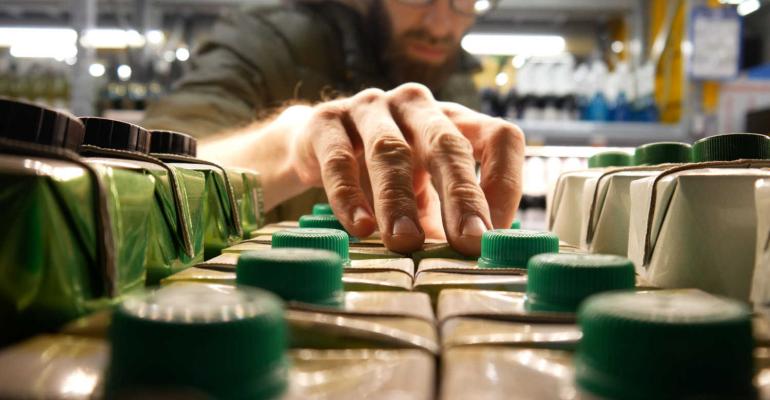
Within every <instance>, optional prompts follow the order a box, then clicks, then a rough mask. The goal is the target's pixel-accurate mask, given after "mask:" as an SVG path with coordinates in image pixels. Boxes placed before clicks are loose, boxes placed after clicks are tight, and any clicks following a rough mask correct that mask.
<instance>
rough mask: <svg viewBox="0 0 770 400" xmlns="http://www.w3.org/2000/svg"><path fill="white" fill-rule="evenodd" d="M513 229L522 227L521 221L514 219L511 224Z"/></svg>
mask: <svg viewBox="0 0 770 400" xmlns="http://www.w3.org/2000/svg"><path fill="white" fill-rule="evenodd" d="M511 229H521V221H519V220H518V219H516V220H514V221H513V223H512V224H511Z"/></svg>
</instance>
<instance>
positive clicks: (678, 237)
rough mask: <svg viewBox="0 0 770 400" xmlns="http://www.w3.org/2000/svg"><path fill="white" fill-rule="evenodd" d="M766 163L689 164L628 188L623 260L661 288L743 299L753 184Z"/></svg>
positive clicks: (750, 258) (750, 250) (752, 227)
mask: <svg viewBox="0 0 770 400" xmlns="http://www.w3.org/2000/svg"><path fill="white" fill-rule="evenodd" d="M768 166H770V163H769V162H766V161H751V160H748V161H747V160H738V161H726V162H708V163H699V164H688V165H685V166H680V167H675V168H671V169H668V170H666V171H665V172H663V173H661V174H658V175H657V176H654V177H648V178H644V179H640V180H636V181H634V182H632V183H631V220H630V229H629V241H628V257H629V258H630V259H631V260H632V261H633V262H634V265H635V266H636V270H637V273H638V274H639V275H641V277H642V278H644V279H645V280H646V281H648V282H649V283H650V284H652V285H655V286H658V287H662V288H698V289H702V290H705V291H707V292H710V293H713V294H719V295H723V296H728V297H732V298H735V299H739V300H743V301H748V299H749V291H750V288H751V278H752V275H753V270H754V258H755V256H754V253H755V243H756V229H757V226H756V222H757V220H756V214H755V208H754V183H755V182H756V181H757V180H758V179H762V178H767V177H770V171H768V170H763V169H759V168H760V167H768Z"/></svg>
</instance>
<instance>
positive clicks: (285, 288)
mask: <svg viewBox="0 0 770 400" xmlns="http://www.w3.org/2000/svg"><path fill="white" fill-rule="evenodd" d="M342 271H343V266H342V259H341V258H340V256H338V255H337V254H336V253H332V252H331V251H328V250H319V249H292V248H282V249H270V250H263V251H249V252H245V253H243V254H241V256H240V257H239V258H238V264H237V267H236V282H237V283H238V284H240V285H249V286H254V287H258V288H261V289H265V290H267V291H270V292H273V293H275V294H277V295H278V296H280V297H281V298H282V299H284V300H286V301H301V302H304V303H313V304H320V305H340V304H342V300H343V299H342V296H343V291H342Z"/></svg>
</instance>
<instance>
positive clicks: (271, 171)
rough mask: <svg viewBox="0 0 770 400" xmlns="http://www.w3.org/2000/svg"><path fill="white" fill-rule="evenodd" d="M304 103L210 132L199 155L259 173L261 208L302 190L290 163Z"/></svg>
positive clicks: (306, 111) (305, 108)
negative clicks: (227, 129)
mask: <svg viewBox="0 0 770 400" xmlns="http://www.w3.org/2000/svg"><path fill="white" fill-rule="evenodd" d="M310 111H311V108H310V107H308V106H292V107H289V108H287V109H285V110H284V111H283V112H281V113H280V114H279V115H278V116H277V117H276V118H273V119H270V120H267V121H259V122H256V123H254V124H251V125H249V126H247V127H245V128H241V129H239V130H237V131H235V132H226V133H222V134H219V135H214V136H213V137H211V138H208V139H205V140H203V141H202V142H201V143H200V147H199V150H198V153H199V156H200V157H201V158H203V159H206V160H211V161H216V162H218V163H220V164H222V165H225V166H229V167H242V168H248V169H253V170H256V171H258V172H259V173H260V176H261V180H262V187H263V191H264V202H265V209H266V210H271V209H273V208H274V207H275V206H277V205H279V204H280V203H282V202H284V201H286V200H288V199H290V198H292V197H294V196H296V195H298V194H300V193H302V192H304V191H305V190H306V189H307V185H306V184H304V183H303V182H302V180H301V179H300V177H299V175H298V174H297V173H296V170H295V168H294V167H295V166H294V165H292V162H291V158H290V157H289V154H290V152H291V151H292V150H293V149H292V148H290V147H291V146H293V143H292V142H291V140H292V136H291V135H292V132H293V130H294V129H296V126H297V125H298V124H301V123H303V122H304V120H305V119H306V118H307V117H308V116H309V115H310Z"/></svg>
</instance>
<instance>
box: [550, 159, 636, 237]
mask: <svg viewBox="0 0 770 400" xmlns="http://www.w3.org/2000/svg"><path fill="white" fill-rule="evenodd" d="M629 165H632V159H631V156H630V155H629V154H627V153H624V152H620V151H607V152H602V153H597V154H595V155H593V156H592V157H591V158H589V159H588V167H589V168H588V169H586V170H580V171H570V172H565V173H563V174H561V176H559V179H558V180H557V181H556V186H555V187H554V189H553V192H552V193H550V195H549V196H548V200H549V201H548V202H547V204H546V215H547V218H548V220H547V221H546V222H547V226H548V230H549V231H551V232H553V233H555V234H556V236H558V237H559V239H561V240H563V241H565V242H567V243H568V244H570V245H573V246H580V232H581V227H580V223H581V217H582V215H583V213H584V212H585V210H583V207H584V206H583V202H582V197H583V188H584V185H585V183H586V182H587V181H588V180H589V179H592V178H597V177H599V176H600V175H602V173H603V172H604V171H605V169H607V168H609V167H623V166H629Z"/></svg>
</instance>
